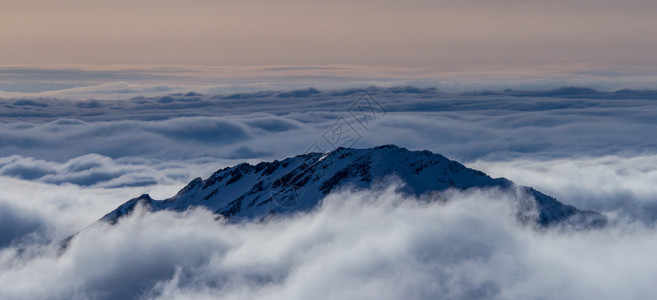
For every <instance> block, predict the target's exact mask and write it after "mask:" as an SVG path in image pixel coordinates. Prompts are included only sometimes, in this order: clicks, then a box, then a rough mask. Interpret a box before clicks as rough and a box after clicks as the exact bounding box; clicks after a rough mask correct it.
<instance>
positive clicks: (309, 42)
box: [0, 0, 657, 71]
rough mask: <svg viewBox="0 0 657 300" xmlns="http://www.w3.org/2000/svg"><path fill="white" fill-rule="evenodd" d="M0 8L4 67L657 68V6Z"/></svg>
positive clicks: (71, 0) (10, 2)
mask: <svg viewBox="0 0 657 300" xmlns="http://www.w3.org/2000/svg"><path fill="white" fill-rule="evenodd" d="M544 2H549V3H544ZM0 3H1V4H0V65H53V64H78V65H79V64H84V65H116V64H121V65H210V66H260V65H334V64H346V65H360V66H374V67H376V66H391V67H409V68H428V69H437V70H438V69H440V70H448V71H459V70H463V69H467V68H471V67H472V66H490V67H492V68H498V67H499V68H522V67H534V68H535V67H540V66H557V65H564V66H568V65H574V64H577V65H586V66H594V67H595V66H602V67H624V68H634V67H636V68H641V67H657V55H655V53H657V39H656V38H655V36H657V17H655V16H657V1H654V0H650V1H645V0H629V1H605V0H585V1H563V0H556V1H537V0H529V1H516V0H499V1H472V0H461V1H425V0H414V1H389V0H382V1H362V0H356V1H343V0H337V1H316V0H306V1H204V0H196V1H173V0H146V1H134V0H133V1H127V0H114V1H104V2H100V1H89V0H86V1H83V0H58V1H43V0H36V1H35V0H0Z"/></svg>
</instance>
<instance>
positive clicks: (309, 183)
mask: <svg viewBox="0 0 657 300" xmlns="http://www.w3.org/2000/svg"><path fill="white" fill-rule="evenodd" d="M392 176H396V177H398V178H399V179H401V180H402V181H403V182H404V184H405V185H404V186H403V188H402V191H403V192H405V193H409V194H415V195H418V196H421V195H426V194H428V193H431V192H439V191H443V190H446V189H448V188H455V189H461V190H465V189H469V188H500V189H503V190H511V189H519V190H524V191H525V192H527V193H528V194H530V195H533V197H534V199H535V203H529V205H525V207H535V208H536V210H537V212H538V214H537V215H538V217H537V219H536V220H535V221H536V222H537V223H538V224H540V225H542V226H547V225H551V224H555V223H561V222H569V223H576V224H578V225H584V226H586V227H589V226H595V227H598V226H603V225H604V224H605V223H606V219H605V217H604V216H602V215H600V214H597V213H595V212H591V211H582V210H578V209H576V208H575V207H573V206H570V205H565V204H563V203H561V202H559V201H557V200H556V199H554V198H552V197H550V196H547V195H545V194H543V193H541V192H539V191H536V190H534V189H533V188H529V187H522V186H517V185H515V184H514V183H513V182H511V181H510V180H508V179H505V178H491V177H489V176H488V175H486V174H484V173H483V172H480V171H477V170H473V169H469V168H467V167H465V166H464V165H462V164H460V163H458V162H455V161H452V160H449V159H447V158H445V157H444V156H442V155H439V154H434V153H431V152H429V151H409V150H407V149H405V148H400V147H397V146H394V145H385V146H379V147H375V148H370V149H351V148H338V149H336V150H334V151H332V152H330V153H326V154H324V153H309V154H303V155H299V156H296V157H292V158H287V159H285V160H282V161H273V162H262V163H259V164H257V165H250V164H247V163H243V164H240V165H237V166H234V167H228V168H224V169H221V170H219V171H217V172H215V173H214V174H212V176H210V178H208V179H206V180H203V179H201V178H196V179H194V180H193V181H192V182H190V183H189V184H188V185H187V186H186V187H184V188H183V189H182V190H181V191H180V192H178V194H177V195H175V196H173V197H171V198H169V199H165V200H161V201H159V200H153V199H152V198H151V197H150V196H149V195H146V194H145V195H142V196H140V197H138V198H134V199H132V200H130V201H128V202H126V203H124V204H123V205H121V206H119V207H118V208H117V209H115V210H114V211H112V212H110V213H108V214H107V215H105V216H104V217H103V218H102V219H101V221H104V222H109V223H112V224H113V223H116V222H117V221H118V220H119V219H120V218H121V217H122V216H125V215H127V214H129V213H130V212H131V211H133V210H134V209H135V207H136V206H137V205H144V206H145V207H146V208H147V209H149V210H151V211H158V210H175V211H184V210H187V209H188V208H190V207H193V206H203V207H205V208H207V209H210V210H211V211H213V212H215V213H217V214H219V215H222V216H224V217H227V218H229V219H230V220H231V221H240V220H259V219H262V218H266V217H268V216H272V215H281V214H283V215H284V214H289V213H293V212H299V211H309V210H312V209H313V208H315V207H316V206H317V205H318V204H319V203H320V201H321V200H322V199H323V198H324V196H326V195H327V194H328V193H330V192H331V191H334V190H336V189H339V188H355V189H365V188H371V187H372V186H373V185H375V184H377V182H383V180H386V179H389V178H390V177H392ZM519 215H520V212H519Z"/></svg>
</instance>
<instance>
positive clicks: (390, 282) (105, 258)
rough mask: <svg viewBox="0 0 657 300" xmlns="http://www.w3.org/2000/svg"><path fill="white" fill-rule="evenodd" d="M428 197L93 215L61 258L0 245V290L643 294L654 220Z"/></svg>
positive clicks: (647, 294) (8, 294)
mask: <svg viewBox="0 0 657 300" xmlns="http://www.w3.org/2000/svg"><path fill="white" fill-rule="evenodd" d="M444 199H448V201H447V202H430V203H427V202H421V201H418V200H417V199H407V198H404V197H403V196H401V195H399V194H397V193H395V192H394V187H392V188H390V189H388V190H385V191H383V190H379V191H363V192H348V191H345V192H341V193H338V194H334V195H331V196H329V197H328V198H327V199H326V200H325V202H324V204H323V205H322V207H321V208H319V209H318V210H317V211H315V212H313V213H311V214H302V215H296V216H293V217H289V218H284V219H272V220H269V221H266V222H264V223H248V224H226V223H223V222H221V221H217V220H215V218H214V216H213V215H211V214H210V213H209V212H207V211H204V210H194V211H188V212H185V213H180V214H176V213H171V212H158V213H154V214H144V213H137V214H135V215H133V216H131V217H129V218H127V219H124V220H123V221H122V222H120V223H119V224H118V225H117V226H107V225H97V226H92V227H90V228H88V229H87V230H85V231H83V232H82V233H81V234H80V235H78V236H77V237H76V239H75V240H74V241H73V243H72V244H71V245H70V247H69V249H68V250H67V252H66V253H64V254H63V255H62V256H56V255H55V254H53V253H49V252H47V251H46V252H43V251H44V250H43V248H38V247H35V248H27V250H24V251H23V252H22V253H18V252H16V250H15V249H14V248H7V249H3V250H2V251H1V252H0V270H2V272H0V287H1V289H0V295H1V296H2V298H4V299H14V298H24V297H26V296H28V297H36V298H39V297H49V298H53V299H64V298H88V297H90V298H98V299H110V298H158V299H178V298H194V299H211V298H216V297H217V295H221V297H222V298H225V299H245V298H260V297H267V298H269V299H307V298H310V297H313V296H317V295H322V297H323V298H326V299H400V298H409V297H410V298H414V299H435V296H436V295H441V296H442V297H443V298H445V299H509V298H512V299H519V298H522V299H542V298H544V297H545V295H551V296H553V297H556V298H561V299H573V298H596V299H619V298H622V299H646V298H651V297H652V296H654V294H653V293H654V290H653V289H652V281H651V280H650V278H654V275H657V268H656V267H655V266H657V261H655V257H654V255H653V253H652V251H651V249H654V247H655V246H657V245H655V243H656V240H655V239H654V236H655V231H654V229H650V228H645V227H642V226H636V225H628V224H621V225H617V226H616V227H613V228H607V229H605V230H602V231H592V232H587V231H584V232H569V231H547V232H539V231H535V230H534V229H532V228H528V227H523V226H520V225H519V224H518V223H517V221H516V219H515V217H514V211H515V210H514V207H513V206H514V203H515V202H514V201H516V200H514V199H515V198H514V197H512V196H511V195H505V194H501V193H499V192H495V191H471V192H467V193H458V192H457V193H449V194H447V195H444Z"/></svg>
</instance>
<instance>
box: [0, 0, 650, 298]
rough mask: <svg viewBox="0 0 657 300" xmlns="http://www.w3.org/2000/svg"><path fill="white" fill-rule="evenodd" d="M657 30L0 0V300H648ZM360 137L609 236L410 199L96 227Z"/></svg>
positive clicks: (365, 197)
mask: <svg viewBox="0 0 657 300" xmlns="http://www.w3.org/2000/svg"><path fill="white" fill-rule="evenodd" d="M656 13H657V2H655V1H647V0H628V1H609V0H595V1H594V0H578V1H565V0H555V1H538V0H526V1H519V0H490V1H472V0H461V1H429V0H411V1H391V0H380V1H369V0H355V1H343V0H336V1H317V0H309V1H300V0H299V1H297V0H292V1H261V0H254V1H210V0H190V1H175V0H143V1H127V0H116V1H82V0H61V1H45V0H43V1H41V0H24V1H17V0H16V1H15V0H0V298H2V299H43V298H49V299H215V298H216V297H217V295H221V296H222V297H223V298H225V299H254V298H266V299H308V298H316V295H322V297H323V298H326V299H399V298H409V297H411V298H414V299H435V298H436V295H441V297H442V298H443V299H545V297H546V295H549V296H550V297H552V298H558V299H654V298H657V295H655V289H654V278H656V276H657V262H656V261H655V257H656V256H655V255H654V253H655V249H657V248H656V247H657V245H656V241H657V196H656V195H657V187H656V186H655V184H654V183H655V181H656V180H657V91H656V90H657V88H655V87H656V86H657V72H656V71H657V57H656V56H655V55H654V53H657V40H655V39H654V36H656V35H657V18H655V17H654V16H655V15H656ZM363 99H370V100H371V101H374V102H373V103H374V104H376V105H378V106H377V107H378V108H379V110H378V112H379V114H377V115H375V116H376V117H375V118H373V119H371V120H369V123H367V126H364V125H363V123H362V120H360V119H358V118H357V117H356V116H355V115H354V107H359V106H357V105H360V104H362V102H361V101H363ZM381 112H385V113H381ZM340 122H342V123H340ZM345 122H346V123H347V124H349V125H350V126H351V128H352V130H353V132H352V133H353V134H355V136H354V137H357V138H356V139H354V143H353V144H351V145H346V146H351V147H355V148H368V147H375V146H379V145H385V144H395V145H398V146H400V147H405V148H408V149H410V150H429V151H432V152H433V153H438V154H442V155H444V156H446V157H448V158H449V159H452V160H456V161H459V162H461V163H463V164H464V165H466V166H467V167H471V168H474V169H478V170H481V171H483V172H485V173H487V174H488V175H490V176H492V177H505V178H508V179H510V180H512V181H514V182H516V183H517V184H521V185H525V186H531V187H533V188H535V189H537V190H539V191H541V192H543V193H545V194H547V195H550V196H553V197H555V198H556V199H558V200H559V201H561V202H563V203H565V204H569V205H573V206H575V207H577V208H579V209H582V210H593V211H596V212H599V213H601V214H604V215H605V216H606V217H607V218H608V219H609V221H610V222H609V225H608V226H607V227H605V228H602V229H596V230H576V229H574V228H571V227H568V226H562V227H557V228H550V229H545V228H543V229H539V228H535V227H533V226H527V225H526V224H521V223H519V222H518V221H517V218H516V215H515V213H516V211H517V206H518V205H519V204H518V203H519V202H518V201H523V203H524V202H526V200H528V199H526V198H527V197H530V196H529V195H525V194H522V193H514V194H512V193H510V192H508V191H507V192H505V191H500V190H495V189H470V190H466V191H455V190H448V191H445V192H443V193H439V194H436V195H431V196H427V197H425V198H422V200H419V199H416V198H414V197H413V196H409V195H406V194H402V193H400V190H402V189H401V187H402V186H403V183H402V182H398V181H395V180H390V182H388V188H387V189H383V190H382V189H371V190H348V189H346V190H339V191H336V192H334V193H331V194H330V195H328V196H327V197H326V198H325V199H324V200H323V201H322V202H321V203H320V204H319V206H318V207H317V208H316V209H315V210H313V211H311V212H308V213H299V214H295V215H290V216H283V217H280V218H271V219H268V220H263V221H262V222H257V223H239V224H236V223H231V222H226V221H225V220H222V219H218V218H217V217H216V215H213V214H212V213H211V212H209V211H207V210H204V209H203V208H195V209H191V210H188V211H184V212H171V211H160V212H156V213H149V212H146V211H142V210H139V209H137V211H136V212H135V213H134V214H132V215H131V216H129V217H126V218H124V219H122V220H121V221H120V222H118V223H117V224H116V225H113V226H110V225H108V224H101V223H95V221H97V220H98V219H99V218H101V217H102V216H103V215H105V214H106V213H108V212H110V211H112V210H113V209H115V208H116V207H117V206H119V205H121V204H122V203H124V202H126V201H128V200H129V199H132V198H135V197H138V196H139V195H142V194H146V193H147V194H149V195H150V196H152V198H153V199H158V200H160V199H166V198H169V197H171V196H173V195H175V194H176V193H177V192H178V191H179V190H180V189H181V188H183V187H184V186H185V185H186V184H187V183H189V182H190V180H192V179H194V178H197V177H202V178H207V177H208V176H210V175H211V174H212V173H213V172H215V171H217V170H219V169H222V168H225V167H230V166H235V165H237V164H240V163H243V162H248V163H252V164H256V163H258V162H261V161H274V160H281V159H284V158H287V157H291V156H295V155H298V154H302V153H305V152H307V151H309V149H312V150H313V151H322V152H326V151H330V150H332V149H333V148H334V145H330V144H329V142H327V140H326V139H325V136H326V134H327V132H329V131H330V130H331V128H334V126H336V124H339V123H340V124H343V123H345ZM427 199H430V200H436V201H425V200H427ZM76 233H77V234H76ZM72 234H76V237H75V238H74V239H73V240H72V241H71V242H70V244H69V246H68V248H67V250H66V251H64V252H62V251H60V248H59V247H60V245H61V244H60V242H61V241H62V240H63V239H65V238H67V237H70V236H71V235H72Z"/></svg>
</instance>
